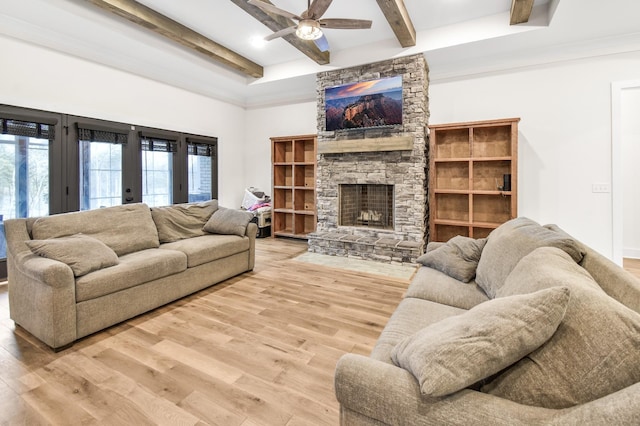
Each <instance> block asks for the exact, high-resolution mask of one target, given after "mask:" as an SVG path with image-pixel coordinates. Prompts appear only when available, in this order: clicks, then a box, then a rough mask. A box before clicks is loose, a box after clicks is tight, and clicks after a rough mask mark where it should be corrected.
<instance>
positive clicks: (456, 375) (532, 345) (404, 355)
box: [391, 287, 569, 397]
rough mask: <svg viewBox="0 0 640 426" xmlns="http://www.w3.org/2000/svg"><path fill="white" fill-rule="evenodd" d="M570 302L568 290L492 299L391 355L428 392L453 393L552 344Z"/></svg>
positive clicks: (421, 334)
mask: <svg viewBox="0 0 640 426" xmlns="http://www.w3.org/2000/svg"><path fill="white" fill-rule="evenodd" d="M568 301H569V290H568V289H567V288H566V287H554V288H552V289H547V290H542V291H539V292H536V293H533V294H527V295H517V296H512V297H508V298H507V297H505V298H501V299H495V300H489V301H487V302H484V303H481V304H479V305H477V306H475V307H473V308H472V309H470V310H469V311H467V312H465V313H464V314H461V315H457V316H453V317H449V318H446V319H444V320H442V321H439V322H437V323H435V324H432V325H430V326H428V327H426V328H424V329H422V330H421V331H419V332H417V333H415V334H414V335H412V336H409V337H408V338H405V339H404V340H403V341H401V342H400V343H399V344H398V345H396V347H395V348H394V349H393V351H392V352H391V357H392V360H393V362H394V363H395V364H396V365H397V366H399V367H402V368H404V369H406V370H408V371H409V372H411V374H413V375H414V376H415V377H416V379H417V380H418V382H419V383H420V390H421V392H422V394H424V395H428V396H434V397H438V396H444V395H448V394H451V393H453V392H457V391H459V390H460V389H464V388H466V387H468V386H470V385H472V384H474V383H476V382H478V381H479V380H482V379H484V378H486V377H489V376H491V375H492V374H495V373H497V372H499V371H500V370H502V369H503V368H505V367H507V366H509V365H511V364H513V363H514V362H516V361H518V360H519V359H520V358H522V357H523V356H525V355H526V354H528V353H529V352H531V351H533V350H535V349H536V348H538V347H539V346H540V345H542V344H543V343H544V342H546V341H547V340H548V339H549V338H550V337H551V336H552V335H553V333H554V332H555V331H556V328H557V327H558V324H560V321H562V317H563V316H564V312H565V309H566V307H567V302H568Z"/></svg>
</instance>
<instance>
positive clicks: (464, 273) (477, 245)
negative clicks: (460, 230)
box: [416, 235, 487, 283]
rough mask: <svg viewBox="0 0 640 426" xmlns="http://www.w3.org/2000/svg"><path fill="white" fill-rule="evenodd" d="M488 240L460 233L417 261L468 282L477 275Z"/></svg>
mask: <svg viewBox="0 0 640 426" xmlns="http://www.w3.org/2000/svg"><path fill="white" fill-rule="evenodd" d="M486 242H487V240H486V238H481V239H478V240H476V239H474V238H469V237H463V236H462V235H458V236H455V237H453V238H451V239H450V240H449V241H447V242H446V243H445V244H443V245H441V246H440V247H438V248H436V249H434V250H431V251H429V252H427V253H425V254H423V255H422V256H420V257H418V259H416V261H417V262H418V263H421V264H423V265H424V266H428V267H430V268H433V269H437V270H438V271H440V272H443V273H445V274H447V275H449V276H450V277H452V278H455V279H457V280H458V281H462V282H465V283H468V282H469V281H471V280H472V279H473V277H475V276H476V268H477V267H478V261H479V260H480V255H481V254H482V249H483V248H484V245H485V244H486Z"/></svg>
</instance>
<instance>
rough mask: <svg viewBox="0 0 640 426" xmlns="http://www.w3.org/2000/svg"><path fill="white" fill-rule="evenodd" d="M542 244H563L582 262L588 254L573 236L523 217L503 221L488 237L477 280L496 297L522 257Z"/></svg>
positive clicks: (486, 291) (564, 248) (550, 245)
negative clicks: (584, 252)
mask: <svg viewBox="0 0 640 426" xmlns="http://www.w3.org/2000/svg"><path fill="white" fill-rule="evenodd" d="M538 247H557V248H560V249H562V250H564V251H565V252H567V253H569V255H570V256H571V258H572V259H573V260H574V261H575V262H580V261H581V260H582V257H583V255H584V254H583V253H582V251H581V250H580V245H579V244H578V243H577V242H576V241H575V240H574V239H573V238H571V237H569V236H567V235H565V234H561V233H558V232H554V231H552V230H550V229H547V228H545V227H543V226H541V225H540V224H538V223H537V222H535V221H533V220H531V219H528V218H526V217H519V218H516V219H512V220H510V221H508V222H505V223H503V224H502V225H500V226H499V227H498V228H496V229H494V230H493V231H492V232H491V233H490V234H489V236H488V237H487V243H486V244H485V246H484V248H483V250H482V255H481V256H480V261H479V262H478V268H477V270H476V283H477V284H478V285H479V286H480V287H481V288H482V289H483V290H484V292H485V293H487V296H489V297H490V298H494V297H495V295H496V292H497V291H498V290H499V289H500V287H502V285H503V284H504V282H505V280H506V279H507V275H509V273H510V272H511V271H512V270H513V268H514V267H515V266H516V264H517V263H518V262H519V261H520V259H522V258H523V257H524V256H526V255H527V254H529V253H531V252H532V251H533V250H535V249H537V248H538Z"/></svg>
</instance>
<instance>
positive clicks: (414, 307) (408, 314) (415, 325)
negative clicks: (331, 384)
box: [371, 297, 466, 364]
mask: <svg viewBox="0 0 640 426" xmlns="http://www.w3.org/2000/svg"><path fill="white" fill-rule="evenodd" d="M464 312H466V311H465V310H463V309H458V308H454V307H452V306H447V305H442V304H440V303H435V302H431V301H429V300H423V299H414V298H411V297H410V298H406V299H403V300H402V301H401V302H400V304H399V305H398V307H397V308H396V310H395V311H394V312H393V314H392V315H391V318H389V321H388V322H387V325H386V326H385V327H384V330H382V333H381V334H380V337H379V338H378V340H377V341H376V344H375V346H374V347H373V351H372V352H371V358H373V359H376V360H378V361H382V362H386V363H387V364H391V363H392V361H391V351H392V350H393V348H394V347H395V346H396V345H397V344H398V343H400V341H401V340H403V339H404V338H406V337H408V336H411V335H412V334H414V333H416V332H417V331H419V330H421V329H423V328H424V327H426V326H428V325H430V324H433V323H435V322H438V321H440V320H442V319H444V318H447V317H450V316H452V315H460V314H462V313H464Z"/></svg>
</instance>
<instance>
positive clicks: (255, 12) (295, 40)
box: [231, 0, 330, 65]
mask: <svg viewBox="0 0 640 426" xmlns="http://www.w3.org/2000/svg"><path fill="white" fill-rule="evenodd" d="M262 1H264V2H265V3H269V4H272V3H271V2H270V1H268V0H262ZM231 2H232V3H234V4H235V5H237V6H238V7H240V8H241V9H242V10H244V11H245V12H247V13H248V14H249V15H251V16H253V17H254V18H255V19H257V20H258V21H260V22H262V23H263V24H264V25H266V26H267V27H268V28H269V29H270V30H271V31H273V32H276V31H280V30H283V29H285V28H288V27H291V26H293V25H296V23H295V22H294V21H292V20H291V19H288V18H285V17H284V16H280V15H275V14H270V13H267V12H265V11H263V10H262V9H260V8H259V7H256V6H252V5H250V4H249V3H247V0H231ZM282 38H283V39H284V40H286V41H287V42H288V43H289V44H291V45H292V46H293V47H295V48H296V49H298V50H299V51H300V52H302V53H304V54H305V55H306V56H308V57H309V58H310V59H312V60H313V61H315V62H316V63H317V64H319V65H326V64H328V63H329V60H330V55H329V52H328V51H327V52H321V51H320V49H319V48H318V46H316V44H315V43H314V42H313V41H309V40H302V39H301V38H299V37H298V36H296V35H295V34H289V35H286V36H284V37H282Z"/></svg>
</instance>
